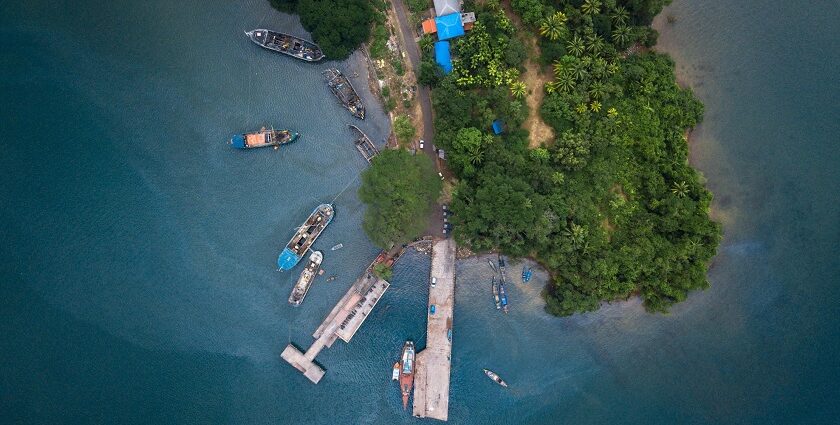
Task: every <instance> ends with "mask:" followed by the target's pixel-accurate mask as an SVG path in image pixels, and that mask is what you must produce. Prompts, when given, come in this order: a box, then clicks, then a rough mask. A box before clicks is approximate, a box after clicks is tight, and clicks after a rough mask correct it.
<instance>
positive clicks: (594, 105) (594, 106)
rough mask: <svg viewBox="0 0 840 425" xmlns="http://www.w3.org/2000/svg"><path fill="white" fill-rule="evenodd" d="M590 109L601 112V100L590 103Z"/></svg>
mask: <svg viewBox="0 0 840 425" xmlns="http://www.w3.org/2000/svg"><path fill="white" fill-rule="evenodd" d="M589 109H591V110H592V112H600V111H601V102H598V101H597V100H593V101H592V103H590V104H589Z"/></svg>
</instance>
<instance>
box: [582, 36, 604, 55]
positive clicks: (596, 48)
mask: <svg viewBox="0 0 840 425" xmlns="http://www.w3.org/2000/svg"><path fill="white" fill-rule="evenodd" d="M603 49H604V40H602V39H601V37H600V36H599V35H598V34H590V35H587V36H586V51H587V52H591V53H592V54H593V55H597V54H599V53H601V51H602V50H603Z"/></svg>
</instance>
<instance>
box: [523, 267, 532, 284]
mask: <svg viewBox="0 0 840 425" xmlns="http://www.w3.org/2000/svg"><path fill="white" fill-rule="evenodd" d="M530 280H531V268H530V267H528V266H525V267H522V283H528V282H529V281H530Z"/></svg>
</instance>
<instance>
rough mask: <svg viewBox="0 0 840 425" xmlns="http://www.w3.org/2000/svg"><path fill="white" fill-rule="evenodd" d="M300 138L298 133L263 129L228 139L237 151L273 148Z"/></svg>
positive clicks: (235, 135)
mask: <svg viewBox="0 0 840 425" xmlns="http://www.w3.org/2000/svg"><path fill="white" fill-rule="evenodd" d="M299 137H300V133H294V132H292V131H289V130H275V129H271V130H267V129H266V128H265V127H263V128H261V129H260V130H259V131H253V132H251V133H243V134H234V135H233V137H231V138H230V144H231V145H233V147H235V148H237V149H252V148H264V147H266V146H274V147H275V148H277V147H280V146H283V145H288V144H290V143H293V142H294V141H295V140H297V139H298V138H299Z"/></svg>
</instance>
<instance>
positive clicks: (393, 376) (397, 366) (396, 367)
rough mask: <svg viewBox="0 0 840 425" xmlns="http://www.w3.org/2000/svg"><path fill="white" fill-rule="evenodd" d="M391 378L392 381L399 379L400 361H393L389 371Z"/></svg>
mask: <svg viewBox="0 0 840 425" xmlns="http://www.w3.org/2000/svg"><path fill="white" fill-rule="evenodd" d="M391 380H392V381H399V380H400V362H396V363H394V369H393V370H392V371H391Z"/></svg>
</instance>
